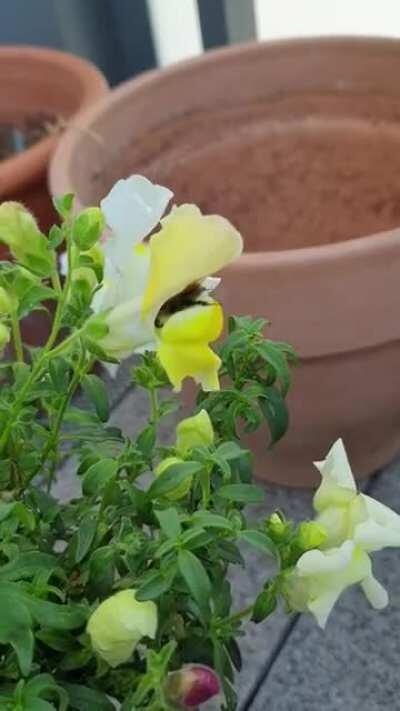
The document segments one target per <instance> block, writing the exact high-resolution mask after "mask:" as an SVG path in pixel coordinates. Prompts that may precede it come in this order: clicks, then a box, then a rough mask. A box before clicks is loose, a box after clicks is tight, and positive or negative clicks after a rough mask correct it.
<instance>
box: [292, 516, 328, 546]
mask: <svg viewBox="0 0 400 711" xmlns="http://www.w3.org/2000/svg"><path fill="white" fill-rule="evenodd" d="M327 538H328V534H327V532H326V530H325V528H324V527H323V526H321V524H320V523H317V522H316V521H303V523H301V524H300V526H299V528H298V533H297V536H296V543H297V545H298V546H299V548H301V550H303V551H309V550H311V549H312V548H319V546H322V544H323V543H325V541H326V540H327Z"/></svg>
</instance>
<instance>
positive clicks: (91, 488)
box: [82, 459, 118, 496]
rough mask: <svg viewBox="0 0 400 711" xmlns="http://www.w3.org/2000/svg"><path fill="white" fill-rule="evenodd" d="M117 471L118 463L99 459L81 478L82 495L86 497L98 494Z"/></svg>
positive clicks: (113, 460) (112, 460)
mask: <svg viewBox="0 0 400 711" xmlns="http://www.w3.org/2000/svg"><path fill="white" fill-rule="evenodd" d="M117 470H118V462H117V461H116V460H115V459H101V460H100V462H96V464H92V466H91V467H89V469H88V470H87V472H86V473H85V475H84V477H83V481H82V489H83V493H84V494H86V495H88V496H91V495H94V494H99V493H100V492H101V491H102V489H104V487H105V486H107V484H109V483H110V481H112V479H113V478H114V477H115V475H116V473H117Z"/></svg>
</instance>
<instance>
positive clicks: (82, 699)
mask: <svg viewBox="0 0 400 711" xmlns="http://www.w3.org/2000/svg"><path fill="white" fill-rule="evenodd" d="M63 687H64V689H65V690H66V692H67V694H68V698H69V703H70V706H71V709H74V710H75V711H115V708H114V704H112V703H111V701H110V700H109V699H108V698H107V696H106V695H105V694H104V693H103V692H102V691H97V689H91V688H90V687H89V686H83V685H82V684H67V683H66V682H63Z"/></svg>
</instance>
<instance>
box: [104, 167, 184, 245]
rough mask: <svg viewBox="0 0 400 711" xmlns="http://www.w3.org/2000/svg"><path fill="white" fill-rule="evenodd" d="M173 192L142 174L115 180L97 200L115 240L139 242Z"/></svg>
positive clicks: (150, 228) (154, 224)
mask: <svg viewBox="0 0 400 711" xmlns="http://www.w3.org/2000/svg"><path fill="white" fill-rule="evenodd" d="M172 197H173V193H172V192H171V190H169V189H168V188H164V187H163V186H162V185H154V184H153V183H151V182H150V180H147V178H144V177H143V176H142V175H131V177H130V178H126V179H122V180H118V181H117V182H116V183H115V185H114V187H113V188H112V189H111V190H110V192H109V193H108V195H107V196H106V197H105V198H104V199H103V200H102V201H101V202H100V207H101V209H102V210H103V212H104V215H105V218H106V222H107V225H108V226H109V227H110V228H111V229H112V231H113V232H114V234H115V236H116V237H117V238H118V239H122V240H124V241H125V240H129V242H130V244H132V245H133V244H134V243H135V242H140V241H141V240H142V239H143V238H144V237H146V236H147V235H148V234H149V233H150V232H151V231H152V230H153V229H154V227H155V226H156V225H157V224H158V223H159V222H160V219H161V217H162V216H163V214H164V212H165V209H166V207H167V205H168V203H169V201H170V200H171V198H172Z"/></svg>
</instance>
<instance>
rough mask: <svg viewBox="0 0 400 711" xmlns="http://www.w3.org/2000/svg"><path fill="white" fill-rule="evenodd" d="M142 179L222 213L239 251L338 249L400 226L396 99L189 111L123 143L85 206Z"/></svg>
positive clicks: (271, 102) (299, 99) (319, 98)
mask: <svg viewBox="0 0 400 711" xmlns="http://www.w3.org/2000/svg"><path fill="white" fill-rule="evenodd" d="M132 173H143V174H144V175H146V176H147V177H149V178H150V179H152V180H154V181H157V182H159V183H161V184H165V185H168V186H169V187H171V188H172V189H173V190H174V192H175V196H176V201H177V202H185V201H189V202H196V203H198V204H199V206H200V207H201V208H202V210H204V211H205V212H216V213H220V214H223V215H226V216H227V217H228V218H229V219H231V220H232V221H233V222H234V224H235V225H236V226H237V227H238V228H239V229H240V230H241V231H242V233H243V234H244V235H245V238H246V249H247V251H261V250H271V251H273V250H280V249H295V248H300V247H306V246H311V245H318V244H329V243H334V242H341V241H344V240H348V239H352V238H355V237H362V236H364V235H368V234H372V233H374V232H379V231H383V230H388V229H392V228H394V227H397V226H398V225H399V224H400V98H397V97H390V96H379V95H371V94H366V95H353V96H352V95H349V94H347V95H346V94H343V93H340V92H330V93H329V92H324V93H299V94H297V95H294V96H281V97H279V98H275V99H268V100H267V101H260V102H257V103H252V104H248V105H245V106H241V107H237V108H236V107H235V108H228V109H223V110H212V109H211V110H210V111H197V112H194V113H192V114H190V115H186V116H183V117H180V118H179V117H178V118H175V119H174V120H171V121H169V122H167V123H165V124H164V125H163V124H162V123H161V124H160V125H159V126H158V127H156V128H152V129H151V130H150V131H148V132H144V133H143V134H142V135H137V132H135V136H127V141H126V146H125V148H124V150H123V151H121V152H120V153H119V154H118V158H114V160H111V161H109V163H108V164H107V165H106V166H105V167H104V168H103V169H102V170H101V171H99V172H98V173H97V175H95V176H93V185H92V192H93V193H94V195H93V197H94V198H95V199H98V198H100V197H101V196H102V195H104V194H105V193H106V192H107V190H108V189H109V188H110V187H111V185H112V184H113V183H114V182H115V180H117V179H118V178H120V177H122V176H128V175H130V174H132Z"/></svg>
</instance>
